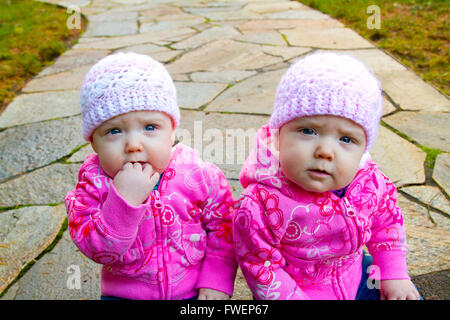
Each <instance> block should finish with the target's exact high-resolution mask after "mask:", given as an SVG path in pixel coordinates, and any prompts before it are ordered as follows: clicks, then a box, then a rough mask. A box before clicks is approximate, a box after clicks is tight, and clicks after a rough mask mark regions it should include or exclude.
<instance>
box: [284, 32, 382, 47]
mask: <svg viewBox="0 0 450 320" xmlns="http://www.w3.org/2000/svg"><path fill="white" fill-rule="evenodd" d="M280 32H281V33H282V34H284V35H285V36H286V38H287V41H288V42H289V44H290V45H292V46H301V47H315V48H325V49H361V48H373V47H374V45H373V44H371V43H370V42H369V41H367V40H366V39H364V38H362V37H361V36H360V35H358V34H357V33H356V32H355V31H353V30H351V29H348V28H306V27H300V28H296V29H287V30H280Z"/></svg>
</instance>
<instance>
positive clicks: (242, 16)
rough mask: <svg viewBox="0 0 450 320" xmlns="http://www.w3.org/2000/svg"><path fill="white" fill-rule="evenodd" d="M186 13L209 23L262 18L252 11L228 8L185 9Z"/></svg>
mask: <svg viewBox="0 0 450 320" xmlns="http://www.w3.org/2000/svg"><path fill="white" fill-rule="evenodd" d="M185 10H186V11H188V12H190V13H192V14H195V15H197V16H202V17H205V18H207V19H209V20H211V21H230V20H252V19H253V20H255V19H262V18H263V17H262V16H261V15H260V14H258V13H256V12H253V11H250V10H246V9H241V8H238V7H228V8H220V7H218V8H185Z"/></svg>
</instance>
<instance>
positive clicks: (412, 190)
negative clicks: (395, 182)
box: [401, 186, 450, 219]
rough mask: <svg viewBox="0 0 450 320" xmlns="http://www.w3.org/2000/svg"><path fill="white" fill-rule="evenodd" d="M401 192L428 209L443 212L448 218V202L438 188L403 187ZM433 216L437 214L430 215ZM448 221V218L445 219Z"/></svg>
mask: <svg viewBox="0 0 450 320" xmlns="http://www.w3.org/2000/svg"><path fill="white" fill-rule="evenodd" d="M401 190H402V192H405V193H406V194H408V195H409V196H411V197H413V198H415V199H417V200H419V201H420V202H422V203H424V204H426V205H427V206H429V207H430V208H433V209H437V210H440V211H442V212H445V213H446V214H448V215H449V216H450V202H449V201H448V200H447V198H446V197H445V196H444V195H443V194H442V192H441V191H440V190H439V188H438V187H432V186H411V187H403V188H402V189H401ZM429 214H430V215H431V214H433V216H437V214H435V213H432V212H431V211H430V212H429ZM445 219H448V218H445Z"/></svg>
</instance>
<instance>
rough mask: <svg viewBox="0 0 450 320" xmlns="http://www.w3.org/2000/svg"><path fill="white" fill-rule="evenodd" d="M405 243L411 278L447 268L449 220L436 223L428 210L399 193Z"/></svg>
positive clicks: (449, 245) (448, 263) (449, 261)
mask: <svg viewBox="0 0 450 320" xmlns="http://www.w3.org/2000/svg"><path fill="white" fill-rule="evenodd" d="M397 205H398V206H399V207H400V208H401V209H402V212H403V223H404V226H405V230H406V238H407V243H408V254H407V263H408V272H409V275H410V276H411V277H414V276H418V275H420V274H425V273H429V272H435V271H440V270H445V269H449V268H450V260H449V259H448V257H449V255H450V228H449V222H450V219H448V218H446V219H445V220H444V221H442V223H444V225H439V224H438V225H435V224H433V223H432V221H431V219H430V218H429V216H428V212H427V209H426V208H425V207H423V206H421V205H419V204H417V203H414V202H412V201H410V200H408V199H406V198H405V197H404V196H402V195H399V196H398V201H397Z"/></svg>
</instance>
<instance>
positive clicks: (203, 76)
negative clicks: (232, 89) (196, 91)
mask: <svg viewBox="0 0 450 320" xmlns="http://www.w3.org/2000/svg"><path fill="white" fill-rule="evenodd" d="M255 74H256V71H242V70H225V71H220V72H208V71H205V72H194V73H192V74H191V78H192V80H193V81H195V82H217V83H229V84H231V83H235V82H238V81H241V80H243V79H245V78H248V77H250V76H252V75H255Z"/></svg>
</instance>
